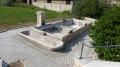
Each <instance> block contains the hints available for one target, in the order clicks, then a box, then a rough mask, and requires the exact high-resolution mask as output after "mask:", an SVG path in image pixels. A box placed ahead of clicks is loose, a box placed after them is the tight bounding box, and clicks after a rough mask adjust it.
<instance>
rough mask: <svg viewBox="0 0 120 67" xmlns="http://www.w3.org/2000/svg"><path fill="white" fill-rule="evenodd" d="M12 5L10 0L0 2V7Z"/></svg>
mask: <svg viewBox="0 0 120 67" xmlns="http://www.w3.org/2000/svg"><path fill="white" fill-rule="evenodd" d="M11 3H12V0H1V3H0V4H1V5H2V6H8V5H10V4H11Z"/></svg>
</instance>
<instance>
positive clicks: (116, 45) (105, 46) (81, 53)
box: [79, 43, 120, 59]
mask: <svg viewBox="0 0 120 67" xmlns="http://www.w3.org/2000/svg"><path fill="white" fill-rule="evenodd" d="M84 46H87V47H89V48H104V47H120V45H107V46H94V47H92V46H88V45H86V44H84V43H82V49H81V54H80V57H79V59H82V54H83V48H84Z"/></svg>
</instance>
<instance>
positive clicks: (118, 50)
mask: <svg viewBox="0 0 120 67" xmlns="http://www.w3.org/2000/svg"><path fill="white" fill-rule="evenodd" d="M89 36H90V37H91V38H92V39H93V41H92V42H91V44H92V45H93V46H106V45H120V7H118V6H113V7H111V9H110V10H107V11H105V12H104V13H103V16H101V17H100V19H98V21H97V22H95V24H94V25H92V26H91V27H90V34H89ZM95 51H96V52H97V53H98V57H99V58H100V59H104V60H109V61H118V62H120V47H111V48H110V47H107V48H96V49H95Z"/></svg>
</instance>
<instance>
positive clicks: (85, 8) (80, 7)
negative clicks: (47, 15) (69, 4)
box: [72, 0, 106, 18]
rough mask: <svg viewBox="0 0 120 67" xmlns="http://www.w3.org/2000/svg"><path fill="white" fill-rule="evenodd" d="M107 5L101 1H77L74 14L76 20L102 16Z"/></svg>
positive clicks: (73, 9)
mask: <svg viewBox="0 0 120 67" xmlns="http://www.w3.org/2000/svg"><path fill="white" fill-rule="evenodd" d="M104 7H106V4H105V2H104V1H100V2H99V0H75V1H74V6H73V8H72V12H73V14H74V16H75V17H76V18H81V17H86V16H87V17H94V18H98V17H99V16H101V14H102V12H103V9H104Z"/></svg>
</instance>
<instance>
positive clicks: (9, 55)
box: [0, 26, 90, 67]
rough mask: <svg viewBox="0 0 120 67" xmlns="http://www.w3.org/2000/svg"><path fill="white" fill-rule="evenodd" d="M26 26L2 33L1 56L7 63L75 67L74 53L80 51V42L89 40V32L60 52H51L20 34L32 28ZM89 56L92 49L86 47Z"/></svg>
mask: <svg viewBox="0 0 120 67" xmlns="http://www.w3.org/2000/svg"><path fill="white" fill-rule="evenodd" d="M31 27H32V26H30V27H24V28H19V29H14V30H9V31H6V32H3V33H0V57H1V58H2V59H3V60H5V61H6V62H7V63H11V62H14V61H18V60H20V61H22V62H23V63H24V64H25V67H73V65H74V53H80V50H81V44H78V41H79V42H82V41H86V43H88V42H89V39H90V38H89V37H88V35H87V34H88V32H84V33H83V34H82V35H79V36H77V37H76V38H74V39H73V40H71V41H70V42H69V43H67V44H66V46H65V48H64V49H63V50H61V51H60V52H51V51H49V50H47V49H45V48H43V47H39V46H37V44H35V43H33V42H30V41H27V40H26V39H24V38H22V37H20V36H18V33H19V32H22V31H25V30H28V29H30V28H31ZM84 51H85V53H84V55H85V56H87V57H88V55H89V53H90V50H89V51H88V50H87V49H84Z"/></svg>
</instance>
